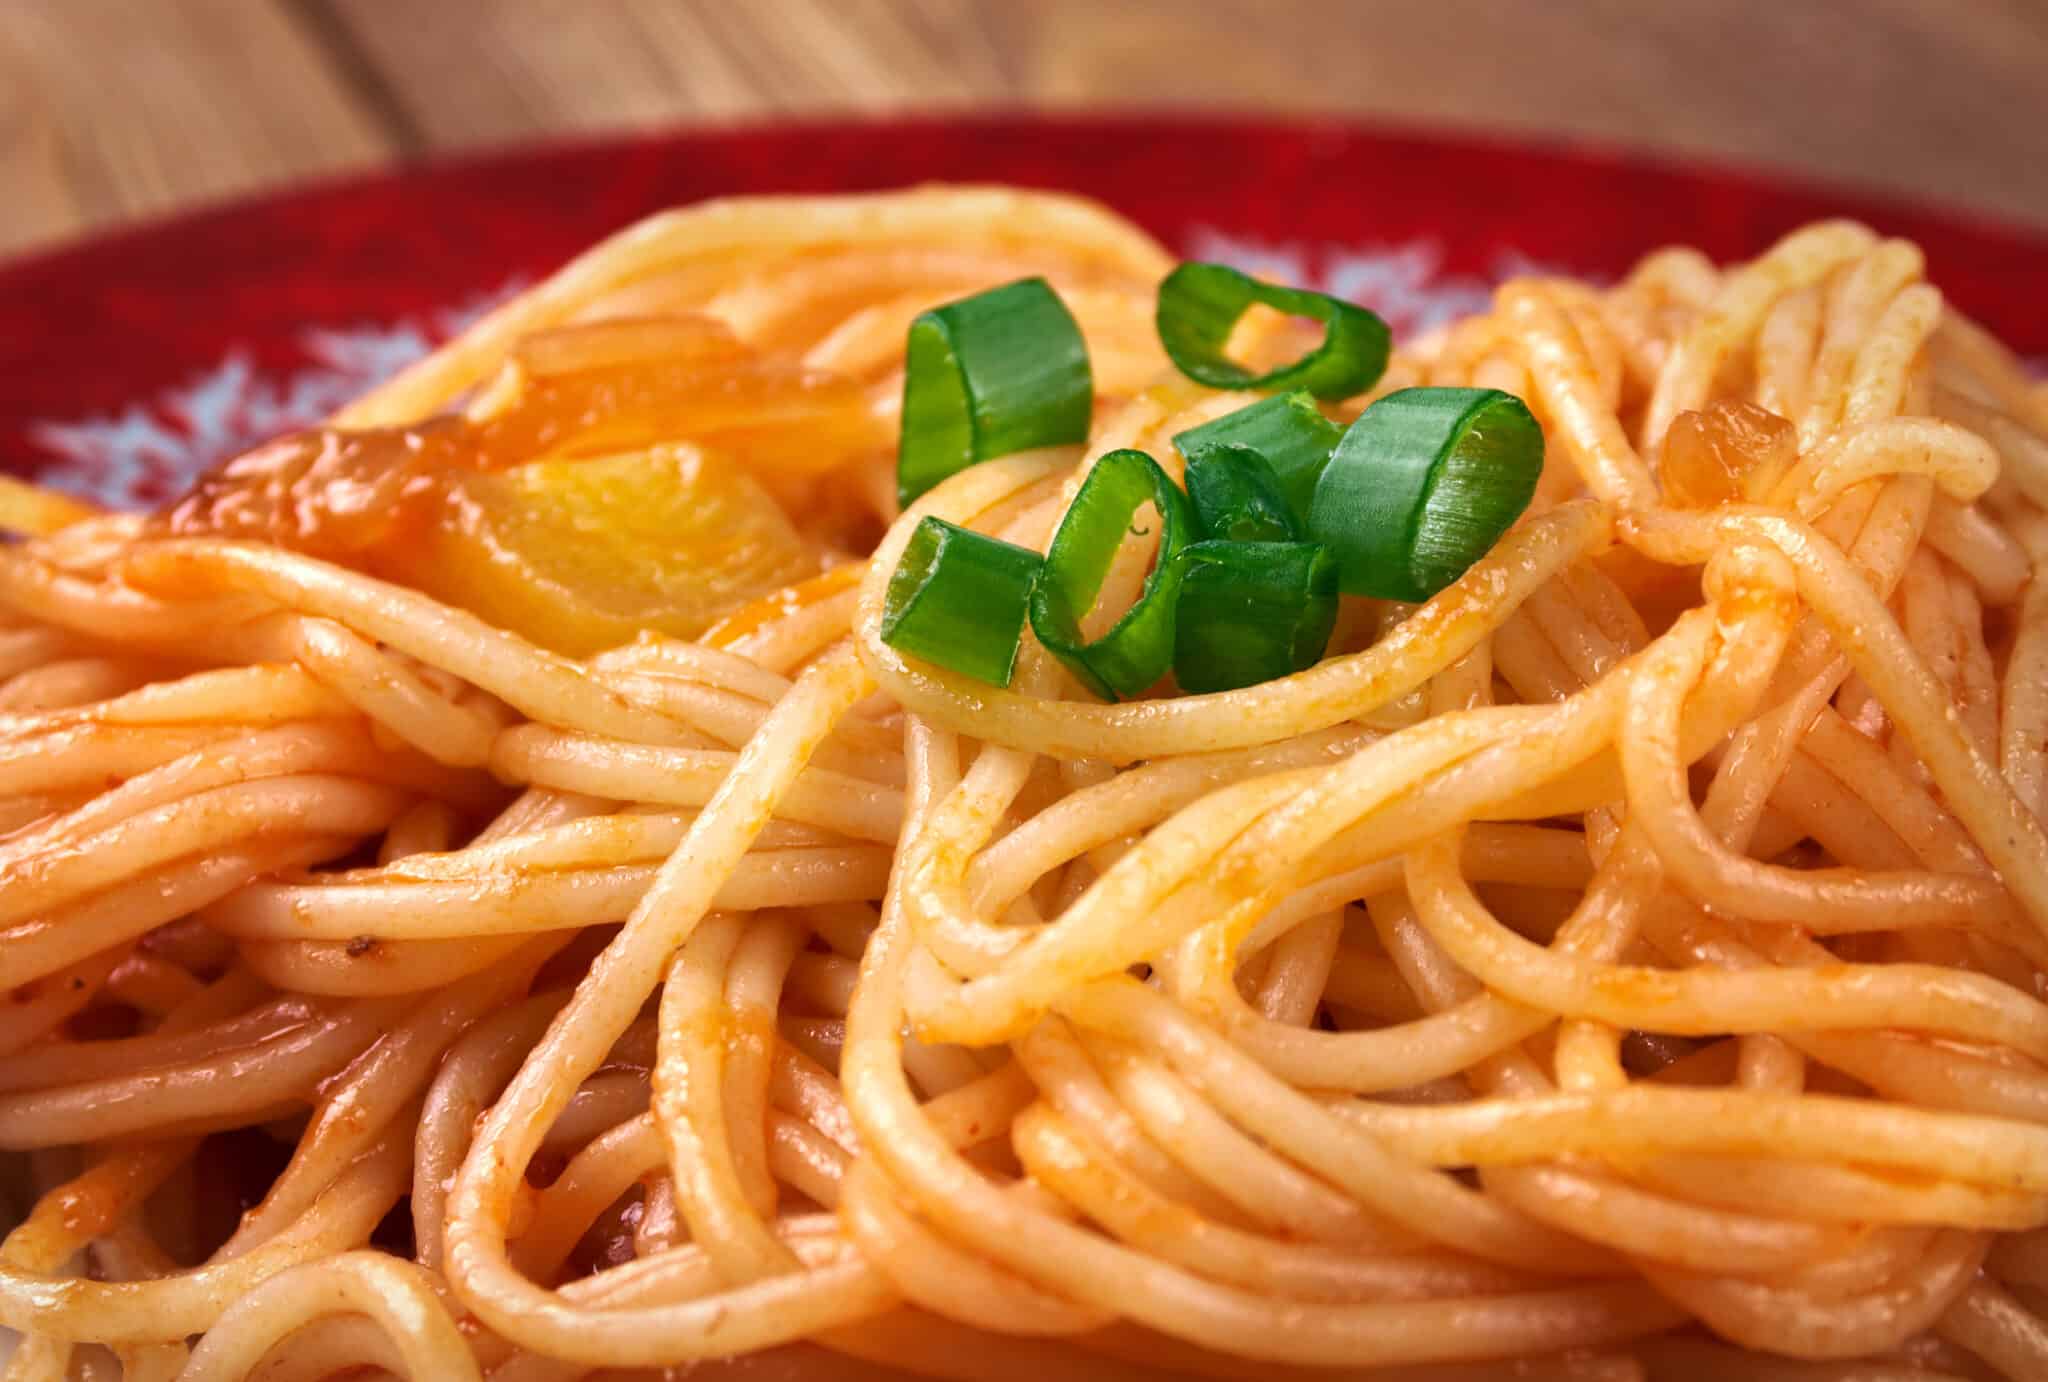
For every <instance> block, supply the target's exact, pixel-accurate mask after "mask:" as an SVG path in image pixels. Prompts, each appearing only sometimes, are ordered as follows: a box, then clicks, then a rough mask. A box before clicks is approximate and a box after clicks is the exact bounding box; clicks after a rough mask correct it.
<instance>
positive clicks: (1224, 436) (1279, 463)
mask: <svg viewBox="0 0 2048 1382" xmlns="http://www.w3.org/2000/svg"><path fill="white" fill-rule="evenodd" d="M1343 436H1344V429H1343V428H1341V427H1339V426H1338V425H1337V424H1336V423H1334V422H1332V421H1330V420H1329V419H1328V418H1326V417H1324V416H1323V414H1322V411H1321V410H1320V409H1319V408H1317V407H1316V401H1315V399H1313V398H1311V397H1310V396H1309V395H1308V393H1307V392H1306V391H1305V390H1296V391H1295V392H1294V393H1286V394H1278V395H1276V396H1274V397H1272V398H1262V399H1260V400H1259V401H1258V402H1257V403H1254V404H1252V405H1251V406H1250V407H1248V408H1239V409H1238V410H1237V411H1236V412H1234V413H1225V414H1224V415H1223V416H1222V417H1219V418H1217V419H1216V420H1215V421H1214V422H1205V423H1203V424H1202V425H1201V426H1200V427H1190V428H1189V429H1188V430H1187V431H1185V432H1182V433H1181V434H1180V435H1178V436H1176V437H1175V438H1174V439H1173V444H1174V445H1175V446H1176V447H1178V448H1179V449H1180V454H1181V455H1183V456H1185V457H1187V460H1188V467H1189V472H1190V474H1192V473H1193V469H1194V466H1195V463H1196V462H1197V461H1199V460H1201V459H1202V457H1204V456H1206V455H1208V454H1209V453H1210V452H1212V451H1225V450H1242V451H1250V452H1252V453H1253V454H1254V455H1257V456H1258V457H1259V458H1260V459H1262V460H1264V461H1265V463H1266V464H1267V466H1268V467H1270V468H1271V470H1272V472H1273V475H1274V477H1275V478H1276V479H1278V480H1279V482H1280V492H1281V493H1282V494H1284V495H1286V496H1287V502H1288V503H1289V504H1290V505H1292V506H1293V509H1294V513H1295V516H1296V517H1297V518H1298V519H1300V520H1301V521H1302V522H1304V523H1306V522H1307V521H1308V509H1309V501H1310V500H1311V499H1313V498H1314V497H1315V492H1316V481H1317V480H1319V479H1321V478H1322V474H1323V467H1324V466H1325V465H1327V464H1329V461H1330V453H1331V452H1332V451H1334V450H1336V449H1337V443H1338V442H1339V441H1340V440H1342V438H1343ZM1188 487H1189V489H1190V491H1192V490H1193V488H1194V485H1193V482H1192V480H1191V481H1190V482H1189V486H1188Z"/></svg>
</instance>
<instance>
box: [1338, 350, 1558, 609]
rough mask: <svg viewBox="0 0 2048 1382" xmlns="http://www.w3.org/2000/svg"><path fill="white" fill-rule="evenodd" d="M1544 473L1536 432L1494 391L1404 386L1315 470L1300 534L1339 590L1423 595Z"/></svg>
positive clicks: (1502, 526) (1476, 552) (1490, 534)
mask: <svg viewBox="0 0 2048 1382" xmlns="http://www.w3.org/2000/svg"><path fill="white" fill-rule="evenodd" d="M1542 473H1543V429H1542V428H1541V427H1539V426H1537V424H1536V419H1535V418H1534V417H1532V416H1531V415H1530V413H1529V409H1528V406H1527V405H1526V404H1524V403H1523V402H1522V400H1521V399H1519V398H1516V397H1515V396H1514V395H1513V394H1511V393H1502V392H1501V391H1500V390H1499V389H1402V390H1400V391H1399V392H1396V393H1390V394H1388V395H1387V396H1386V397H1385V398H1383V399H1381V400H1380V401H1379V402H1377V403H1375V404H1373V405H1372V406H1371V407H1370V408H1367V409H1366V410H1365V412H1364V413H1362V414H1361V415H1360V416H1359V419H1358V421H1356V422H1354V423H1352V424H1351V427H1350V429H1349V430H1348V431H1346V432H1345V433H1344V440H1343V441H1341V442H1339V443H1338V444H1337V451H1336V454H1335V455H1333V456H1332V457H1331V458H1330V464H1329V465H1328V466H1327V467H1325V469H1324V470H1323V478H1322V479H1321V480H1320V481H1319V482H1318V483H1317V485H1316V494H1315V502H1314V503H1313V504H1312V505H1311V506H1310V509H1309V519H1308V531H1309V536H1310V537H1311V538H1313V539H1314V540H1315V541H1317V542H1321V543H1324V544H1326V545H1327V546H1328V547H1329V548H1330V551H1331V552H1332V553H1333V554H1334V555H1335V556H1336V558H1337V570H1338V583H1339V584H1340V585H1341V586H1342V588H1343V589H1344V591H1345V593H1346V594H1350V595H1372V596H1377V597H1378V598H1380V599H1383V600H1427V599H1428V598H1429V597H1430V596H1432V595H1434V594H1436V593H1437V592H1438V591H1439V590H1442V589H1443V588H1444V587H1445V586H1447V585H1449V584H1450V583H1451V582H1452V581H1455V580H1457V579H1458V577H1460V576H1462V575H1464V574H1465V570H1466V568H1467V567H1469V566H1471V565H1472V563H1473V562H1475V561H1477V560H1479V558H1481V557H1482V556H1484V555H1486V552H1487V550H1488V549H1489V548H1491V547H1492V546H1493V544H1494V543H1495V542H1497V541H1499V540H1500V535H1501V534H1502V533H1504V532H1506V531H1507V530H1508V527H1509V525H1511V524H1512V523H1513V522H1514V521H1515V520H1516V519H1517V518H1519V517H1521V515H1522V510H1524V509H1526V508H1528V507H1529V500H1530V499H1531V497H1533V496H1534V495H1535V493H1536V479H1537V477H1538V476H1539V475H1541V474H1542Z"/></svg>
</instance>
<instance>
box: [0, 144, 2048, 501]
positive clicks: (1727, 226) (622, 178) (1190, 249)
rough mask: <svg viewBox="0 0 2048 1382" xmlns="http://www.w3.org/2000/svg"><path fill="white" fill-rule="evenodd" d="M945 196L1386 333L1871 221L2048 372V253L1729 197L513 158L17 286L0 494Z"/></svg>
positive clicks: (219, 431)
mask: <svg viewBox="0 0 2048 1382" xmlns="http://www.w3.org/2000/svg"><path fill="white" fill-rule="evenodd" d="M928 180H950V181H981V182H1011V183H1019V184H1023V185H1026V186H1033V187H1053V188H1065V189H1068V190H1072V191H1076V192H1082V193H1086V194H1088V195H1090V196H1094V197H1099V198H1101V199H1102V200H1104V201H1106V202H1108V203H1110V204H1111V205H1113V206H1115V207H1117V208H1118V209H1120V210H1122V211H1123V212H1125V213H1126V214H1128V215H1130V216H1131V217H1133V218H1134V219H1136V220H1137V221H1138V222H1139V223H1141V224H1143V225H1144V226H1146V227H1148V228H1149V229H1151V230H1152V231H1154V232H1156V233H1157V234H1159V235H1160V236H1162V237H1163V238H1164V239H1165V240H1166V241H1167V242H1168V243H1169V244H1171V245H1174V246H1176V247H1178V248H1179V249H1180V250H1181V251H1183V252H1184V253H1187V254H1189V255H1191V256H1199V257H1204V258H1229V259H1233V260H1236V261H1238V262H1240V263H1242V264H1244V265H1245V267H1248V268H1254V269H1257V270H1260V271H1263V272H1265V273H1267V274H1269V275H1272V276H1277V277H1287V278H1292V279H1296V280H1300V281H1305V282H1309V283H1312V284H1315V285H1318V286H1322V287H1325V288H1328V289H1330V290H1331V291H1334V292H1338V293H1341V294H1343V295H1345V296H1349V297H1353V298H1356V299H1358V300H1359V301H1362V302H1365V303H1367V304H1369V305H1371V306H1373V307H1375V308H1378V309H1379V310H1381V311H1382V312H1383V313H1385V314H1386V315H1387V316H1388V317H1389V318H1390V319H1391V320H1392V321H1393V323H1394V325H1395V327H1396V329H1397V330H1400V329H1413V328H1415V327H1416V326H1419V325H1423V324H1426V323H1428V322H1430V321H1432V320H1438V319H1441V318H1442V317H1443V316H1445V315H1447V314H1450V313H1453V312H1458V311H1463V310H1466V309H1468V308H1469V307H1470V306H1472V305H1474V304H1475V303H1477V302H1479V301H1482V300H1483V295H1484V293H1485V291H1486V289H1487V287H1488V286H1489V285H1490V284H1491V283H1492V282H1494V281H1495V280H1497V279H1498V278H1500V277H1501V276H1503V275H1504V274H1507V273H1510V272H1514V271H1516V270H1518V269H1524V268H1527V267H1530V266H1537V267H1542V268H1547V269H1553V270H1564V271H1569V272H1572V273H1576V274H1583V275H1591V276H1594V277H1602V276H1612V275H1614V274H1617V273H1619V272H1620V271H1622V270H1623V269H1625V268H1626V267H1627V266H1628V265H1629V263H1630V262H1632V261H1633V260H1634V259H1635V258H1636V257H1637V256H1638V255H1640V254H1641V253H1642V252H1643V251H1645V250H1648V249H1650V248H1653V247H1655V246H1657V245H1661V244H1669V243H1672V242H1680V241H1682V242H1686V243H1690V244H1694V245H1698V246H1699V247H1701V248H1702V249H1704V250H1706V251H1707V252H1708V253H1709V254H1712V255H1713V256H1715V257H1716V258H1728V257H1735V256H1742V255H1747V254H1750V253H1753V252H1754V251H1756V250H1757V249H1759V248H1760V247H1762V246H1763V245H1765V244H1767V243H1768V242H1769V241H1770V240H1771V239H1772V238H1773V237H1775V236H1777V235H1779V234H1780V233H1782V232H1783V231H1785V230H1786V229H1788V228H1790V227H1792V226H1795V225H1797V224H1799V223H1801V222H1803V221H1808V220H1812V219H1815V218H1817V217H1823V216H1832V215H1849V216H1855V217H1858V218H1860V219H1863V220H1865V221H1868V222H1869V223H1871V224H1872V225H1875V226H1877V227H1878V228H1880V229H1882V230H1885V231H1888V232H1892V233H1895V234H1900V235H1905V236H1909V237H1911V238H1912V239H1914V240H1917V241H1918V242H1919V243H1920V244H1921V245H1922V246H1923V247H1924V248H1925V249H1926V250H1927V255H1928V259H1929V261H1930V272H1931V276H1932V278H1933V279H1934V281H1935V282H1936V283H1938V284H1939V285H1941V287H1942V288H1943V290H1944V291H1946V292H1947V293H1949V294H1950V296H1951V297H1952V298H1953V299H1954V300H1955V301H1956V302H1958V303H1960V304H1961V305H1962V306H1963V307H1964V308H1965V309H1966V310H1968V311H1970V312H1971V313H1973V314H1975V315H1977V316H1978V317H1979V318H1981V319H1982V320H1983V321H1984V322H1985V323H1986V324H1987V325H1988V326H1989V327H1990V328H1991V329H1992V330H1993V331H1995V332H1997V333H1998V334H1999V335H2001V336H2003V337H2004V338H2005V339H2006V340H2007V341H2008V342H2010V343H2011V344H2012V345H2013V346H2014V347H2015V348H2017V349H2018V350H2020V351H2021V352H2022V353H2024V354H2028V355H2036V356H2038V355H2044V354H2048V235H2044V234H2041V233H2027V232H2022V231H2019V230H2014V229H2010V228H2003V227H1999V226H1996V225H1991V224H1987V223H1984V222H1981V221H1973V220H1969V219H1966V218H1963V217H1958V216H1953V215H1948V214H1944V213H1940V212H1935V211H1929V210H1925V209H1920V208H1913V207H1907V206H1901V205H1896V204H1885V203H1881V202H1874V201H1871V200H1868V199H1863V198H1858V197H1853V196H1848V195H1844V194H1838V193H1834V192H1829V191H1824V190H1816V189H1814V188H1812V187H1806V186H1799V185H1794V184H1791V183H1787V182H1784V181H1780V180H1777V179H1772V178H1766V177H1760V176H1756V175H1752V174H1748V173H1740V172H1733V171H1728V170H1723V169H1702V168H1674V167H1667V166H1662V165H1657V164H1652V163H1648V162H1644V161H1641V160H1638V159H1633V158H1624V157H1619V156H1616V155H1612V154H1606V153H1598V152H1588V151H1584V150H1577V149H1571V150H1565V149H1555V148H1550V149H1532V148H1528V147H1523V146H1513V145H1504V144H1494V143H1484V142H1478V141H1474V140H1469V139H1447V138H1438V137H1432V136H1424V135H1418V134H1407V133H1403V134H1395V133H1388V132H1384V131H1375V130H1363V129H1357V128H1352V127H1349V126H1344V125H1335V124H1330V125H1322V124H1303V123H1287V124H1281V123H1271V122H1258V121H1238V120H1179V119H1156V118H1154V119H1148V118H1128V119H1070V120H1039V119H1014V118H998V119H990V120H976V121H959V120H948V121H923V120H920V121H903V122H890V123H879V124H866V123H864V124H840V125H829V126H784V127H778V128H774V129H763V130H747V131H736V132H714V133H693V134H678V135H661V136H653V137H647V138H635V139H623V140H614V141H608V142H604V143H594V144H581V145H574V146H558V147H550V148H546V149H539V150H521V151H518V152H514V153H508V154H503V155H498V156H495V157H491V158H485V159H478V160H474V161H468V162H460V163H447V164H438V165H433V166H429V167H425V168H421V169H417V170H413V171H408V172H403V173H397V174H391V175H386V176H380V177H374V178H367V179H363V180H360V181H354V182H347V183H336V184H327V185H322V186H319V187H314V188H309V189H306V190H303V191H297V192H292V193H288V194H286V195H283V196H279V197H272V198H269V199H266V200H262V201H256V202H249V203H243V204H239V205H235V206H229V207H224V208H221V209H219V210H214V211H208V212H204V213H201V214H198V215H194V216H188V217H185V218H183V219H180V220H176V221H171V222H168V223H165V224H161V225H151V226H145V227H142V228H140V229H136V230H131V231H125V232H122V233H120V234H116V235H112V236H108V237H106V238H103V239H99V240H95V241H92V242H90V243H87V244H84V245H80V246H77V247H75V248H71V249H65V250H61V251H58V252H56V253H53V254H49V255H45V256H43V257H40V258H36V259H30V260H26V261H23V262H21V263H18V264H14V265H12V266H9V267H6V268H0V467H4V468H5V469H6V470H9V471H12V472H14V473H17V474H26V475H39V476H41V477H43V478H44V479H46V480H48V481H49V482H51V483H53V484H56V485H58V486H60V487H62V488H64V489H68V490H71V491H73V492H75V493H79V494H85V495H90V496H93V497H96V498H99V499H101V500H104V501H108V502H113V503H120V504H131V505H132V504H145V503H151V502H154V501H157V500H160V499H162V498H164V497H166V496H167V495H170V494H172V493H174V492H176V491H177V490H178V489H179V488H180V487H182V485H183V484H184V483H185V482H186V480H188V479H189V478H190V477H191V476H192V475H193V474H194V473H195V472H196V471H197V470H199V469H200V468H201V467H202V466H205V465H207V464H210V463H211V462H212V461H214V460H216V459H218V458H220V457H221V456H223V455H226V454H231V453H232V452H234V451H237V450H240V449H242V448H244V447H247V446H249V445H253V444H254V443H255V442H257V441H260V440H262V439H263V438H264V437H266V436H268V435H271V434H273V433H275V432H277V431H279V430H282V429H284V428H287V427H291V426H297V425H302V424H304V423H306V422H310V421H313V420H315V419H317V418H318V417H320V416H321V415H322V414H323V413H325V412H326V411H327V410H329V409H331V408H332V407H333V406H334V405H336V404H337V403H339V402H341V401H342V400H344V399H346V398H349V397H351V396H353V395H355V394H357V393H359V392H361V391H362V390H363V389H364V388H366V387H367V386H368V385H370V384H372V383H374V382H376V380H378V379H380V378H382V377H383V376H385V375H386V374H388V373H390V372H391V371H392V370H394V369H397V368H398V367H400V366H401V365H403V364H405V363H407V362H408V361H410V360H412V359H414V358H417V356H418V355H420V354H421V353H422V352H424V351H425V350H427V349H428V348H430V346H431V345H432V343H433V342H435V341H437V340H439V339H441V338H442V337H444V336H445V335H446V334H447V333H448V332H449V331H451V330H453V329H455V328H456V327H457V326H458V325H459V324H460V323H461V321H462V320H463V319H464V318H465V317H466V316H467V315H468V314H471V313H473V312H475V311H476V310H478V309H479V308H481V307H483V306H486V305H488V304H489V303H490V302H491V301H493V300H495V299H496V298H497V297H499V296H502V295H503V294H504V293H506V292H509V291H512V290H513V289H515V288H516V287H517V286H519V285H520V284H523V283H530V282H532V281H534V280H535V279H536V278H538V277H539V276H541V275H543V274H545V273H546V272H547V271H548V270H549V269H551V268H552V267H554V266H555V265H557V264H559V263H561V262H562V261H563V260H564V259H566V258H568V257H569V256H570V255H571V254H574V253H575V252H576V251H578V250H580V249H582V248H583V247H585V246H586V245H588V244H590V243H591V242H592V241H594V240H597V239H598V238H600V237H601V236H603V235H605V234H607V233H608V232H610V231H613V230H616V229H617V228H619V227H620V226H622V225H625V224H626V223H628V222H629V221H632V220H634V219H636V218H638V217H640V216H643V215H646V214H647V213H648V212H651V211H654V210H657V209H659V208H662V207H667V206H673V205H676V204H678V203H684V202H692V201H696V200H699V199H700V198H704V197H713V196H720V195H726V194H731V193H758V192H843V191H853V190H859V189H871V188H883V187H897V186H902V185H904V184H907V183H914V182H921V181H928Z"/></svg>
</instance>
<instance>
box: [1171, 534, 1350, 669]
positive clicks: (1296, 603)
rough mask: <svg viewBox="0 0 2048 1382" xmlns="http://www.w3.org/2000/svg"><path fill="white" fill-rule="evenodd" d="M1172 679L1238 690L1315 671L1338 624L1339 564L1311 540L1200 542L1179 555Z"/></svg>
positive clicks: (1326, 550)
mask: <svg viewBox="0 0 2048 1382" xmlns="http://www.w3.org/2000/svg"><path fill="white" fill-rule="evenodd" d="M1180 561H1181V566H1182V568H1183V571H1182V574H1181V585H1180V602H1179V606H1178V609H1177V611H1176V617H1175V621H1174V643H1173V675H1174V679H1175V680H1177V681H1178V682H1179V683H1180V684H1181V689H1182V690H1185V691H1235V690H1236V689H1237V688H1238V687H1240V686H1256V685H1257V684H1258V683H1260V682H1262V681H1271V680H1273V679H1274V678H1275V677H1284V676H1287V675H1289V674H1290V673H1293V672H1299V671H1300V670H1301V669H1302V668H1304V667H1311V666H1314V665H1315V662H1316V660H1317V659H1318V658H1320V657H1322V655H1323V649H1324V647H1326V646H1327V645H1328V644H1329V641H1330V630H1331V629H1332V628H1333V627H1334V626H1335V625H1336V622H1337V563H1336V561H1335V560H1334V559H1333V558H1332V557H1331V556H1330V553H1329V549H1327V548H1325V547H1323V546H1321V545H1319V544H1317V543H1312V542H1197V543H1194V544H1193V545H1191V546H1189V547H1186V548H1183V549H1182V550H1181V554H1180Z"/></svg>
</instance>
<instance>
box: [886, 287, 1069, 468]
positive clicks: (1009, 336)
mask: <svg viewBox="0 0 2048 1382" xmlns="http://www.w3.org/2000/svg"><path fill="white" fill-rule="evenodd" d="M1094 405H1095V383H1094V379H1093V376H1092V375H1091V374H1090V372H1089V368H1088V347H1087V344H1086V343H1085V342H1084V341H1083V340H1082V339H1081V328H1080V327H1078V326H1076V325H1075V324H1074V318H1073V315H1072V314H1071V313H1069V312H1068V311H1067V308H1066V304H1065V303H1063V302H1061V301H1060V299H1059V295H1058V294H1057V293H1055V292H1053V290H1052V289H1051V287H1050V286H1048V285H1047V283H1046V281H1045V280H1044V279H1042V278H1026V279H1020V280H1019V281H1017V282H1015V283H1007V284H1004V285H1003V286H1002V287H1000V288H991V289H989V290H988V291H987V292H985V293H977V294H975V295H974V296H973V297H970V298H962V299H960V300H959V301H958V302H949V303H947V304H946V305H945V306H944V307H937V308H933V309H932V310H931V311H929V312H926V313H924V314H923V315H921V316H920V317H918V319H917V320H916V321H914V322H912V323H911V324H910V340H909V344H908V347H907V351H906V358H905V361H904V374H903V431H902V439H901V441H900V442H899V443H898V444H897V450H896V499H897V502H898V503H900V504H903V505H905V506H908V505H909V503H910V502H911V501H912V500H913V499H915V498H917V497H918V496H919V495H920V494H923V493H924V492H925V491H926V490H928V489H930V488H931V487H932V486H933V485H936V484H938V483H939V482H940V481H941V480H944V479H945V478H947V477H948V476H950V475H952V474H954V473H956V472H958V471H961V470H965V469H966V468H967V467H968V466H970V465H973V464H974V463H975V462H977V461H990V460H994V459H995V458H996V457H998V456H1008V455H1010V454H1012V453H1013V452H1017V451H1028V450H1030V449H1032V448H1033V447H1039V446H1063V445H1067V444H1069V443H1072V442H1082V441H1086V440H1087V439H1088V419H1089V415H1090V413H1091V412H1092V410H1093V408H1094Z"/></svg>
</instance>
